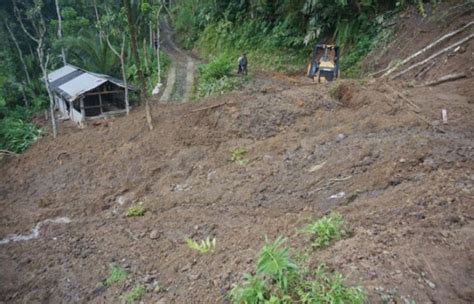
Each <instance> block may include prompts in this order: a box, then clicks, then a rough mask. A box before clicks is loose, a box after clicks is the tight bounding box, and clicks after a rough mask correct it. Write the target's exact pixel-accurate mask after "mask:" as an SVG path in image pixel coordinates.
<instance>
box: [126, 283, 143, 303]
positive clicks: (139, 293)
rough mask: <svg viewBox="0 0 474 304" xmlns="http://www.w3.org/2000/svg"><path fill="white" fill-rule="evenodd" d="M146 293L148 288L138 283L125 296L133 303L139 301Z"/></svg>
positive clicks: (127, 300)
mask: <svg viewBox="0 0 474 304" xmlns="http://www.w3.org/2000/svg"><path fill="white" fill-rule="evenodd" d="M145 294H146V288H145V286H143V285H138V286H136V287H134V288H133V289H132V291H130V292H129V293H127V294H126V296H125V301H126V302H127V303H130V304H133V303H135V302H137V301H139V300H140V299H141V298H142V297H143V296H144V295H145Z"/></svg>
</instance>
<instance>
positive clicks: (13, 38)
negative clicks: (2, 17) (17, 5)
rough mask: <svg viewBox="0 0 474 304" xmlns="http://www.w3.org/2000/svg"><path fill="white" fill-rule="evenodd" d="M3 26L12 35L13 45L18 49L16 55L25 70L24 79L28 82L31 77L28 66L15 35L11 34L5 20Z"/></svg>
mask: <svg viewBox="0 0 474 304" xmlns="http://www.w3.org/2000/svg"><path fill="white" fill-rule="evenodd" d="M5 27H6V28H7V30H8V33H9V34H10V36H11V37H12V40H13V43H14V44H15V47H16V49H17V51H18V56H19V57H20V61H21V65H22V66H23V71H24V72H25V76H26V81H27V82H28V84H30V83H31V78H30V73H29V72H28V67H27V65H26V63H25V59H24V58H23V52H22V50H21V48H20V45H19V44H18V41H17V40H16V37H15V35H14V34H13V31H12V30H11V28H10V26H9V25H8V23H7V21H5Z"/></svg>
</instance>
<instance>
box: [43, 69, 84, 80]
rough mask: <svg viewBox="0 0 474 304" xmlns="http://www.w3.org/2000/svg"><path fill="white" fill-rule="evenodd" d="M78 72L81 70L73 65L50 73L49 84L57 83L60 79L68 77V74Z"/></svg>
mask: <svg viewBox="0 0 474 304" xmlns="http://www.w3.org/2000/svg"><path fill="white" fill-rule="evenodd" d="M77 70H79V69H78V68H76V67H74V66H72V65H65V66H63V67H62V68H60V69H58V70H56V71H53V72H51V73H49V74H48V80H49V82H53V81H56V80H58V79H59V78H62V77H64V76H66V75H67V74H70V73H72V72H74V71H77Z"/></svg>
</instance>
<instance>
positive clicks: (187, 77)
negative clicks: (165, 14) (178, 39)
mask: <svg viewBox="0 0 474 304" xmlns="http://www.w3.org/2000/svg"><path fill="white" fill-rule="evenodd" d="M163 36H164V39H163V42H162V46H163V48H164V50H165V51H166V52H167V53H168V55H169V56H170V58H171V61H172V64H171V67H170V69H169V72H168V76H167V78H166V79H167V81H166V86H165V90H164V92H163V95H162V96H161V98H160V101H162V102H172V103H179V102H186V101H189V98H190V96H191V92H192V89H193V84H194V73H195V71H196V67H197V62H196V60H195V59H194V58H193V57H192V56H189V55H188V54H187V53H186V52H185V51H183V50H182V49H180V48H179V47H177V46H176V44H175V43H174V42H173V39H172V36H173V32H172V29H171V28H170V27H169V25H168V23H167V22H164V23H163Z"/></svg>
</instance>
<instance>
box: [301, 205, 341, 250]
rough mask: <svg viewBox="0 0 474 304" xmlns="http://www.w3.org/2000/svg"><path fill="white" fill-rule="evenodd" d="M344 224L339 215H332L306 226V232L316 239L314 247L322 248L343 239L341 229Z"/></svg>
mask: <svg viewBox="0 0 474 304" xmlns="http://www.w3.org/2000/svg"><path fill="white" fill-rule="evenodd" d="M343 224H344V221H343V219H342V216H341V215H340V214H338V213H331V214H330V215H328V216H324V217H323V218H321V219H319V220H317V221H316V222H314V223H311V224H309V225H307V226H306V228H305V231H306V232H308V233H311V234H312V235H313V237H315V239H314V241H313V247H315V248H321V247H325V246H327V245H329V244H330V243H331V241H333V240H337V239H339V238H340V237H341V228H342V225H343Z"/></svg>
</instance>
